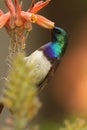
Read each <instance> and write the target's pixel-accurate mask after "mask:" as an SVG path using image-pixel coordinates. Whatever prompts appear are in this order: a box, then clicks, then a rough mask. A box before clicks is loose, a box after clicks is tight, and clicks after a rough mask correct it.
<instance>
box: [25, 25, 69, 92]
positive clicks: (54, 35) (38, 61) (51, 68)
mask: <svg viewBox="0 0 87 130" xmlns="http://www.w3.org/2000/svg"><path fill="white" fill-rule="evenodd" d="M66 46H67V33H66V32H65V31H64V30H63V29H62V28H60V27H56V26H55V27H54V28H53V29H52V30H51V41H50V42H48V43H46V44H45V45H43V46H41V47H40V48H39V49H38V50H36V51H35V52H33V53H32V54H31V55H30V56H28V57H25V61H26V64H27V65H28V66H29V67H30V66H31V65H33V68H32V70H31V73H32V74H33V82H34V84H35V85H36V86H38V89H40V90H41V89H42V88H43V87H44V86H45V85H46V84H47V83H48V80H49V79H50V77H51V75H53V74H54V72H55V70H56V69H57V66H58V64H59V63H60V59H61V57H62V56H63V54H64V52H65V50H66Z"/></svg>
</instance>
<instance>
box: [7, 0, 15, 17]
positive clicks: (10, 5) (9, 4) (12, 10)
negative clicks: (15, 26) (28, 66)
mask: <svg viewBox="0 0 87 130" xmlns="http://www.w3.org/2000/svg"><path fill="white" fill-rule="evenodd" d="M5 4H6V6H7V8H8V10H9V11H10V13H11V14H12V15H13V16H15V8H14V5H13V3H12V0H5Z"/></svg>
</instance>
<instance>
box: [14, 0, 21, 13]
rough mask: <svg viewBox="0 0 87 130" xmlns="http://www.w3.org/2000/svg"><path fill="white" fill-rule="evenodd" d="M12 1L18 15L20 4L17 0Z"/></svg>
mask: <svg viewBox="0 0 87 130" xmlns="http://www.w3.org/2000/svg"><path fill="white" fill-rule="evenodd" d="M14 3H15V8H16V11H17V13H18V15H20V14H21V5H20V4H19V2H18V0H14Z"/></svg>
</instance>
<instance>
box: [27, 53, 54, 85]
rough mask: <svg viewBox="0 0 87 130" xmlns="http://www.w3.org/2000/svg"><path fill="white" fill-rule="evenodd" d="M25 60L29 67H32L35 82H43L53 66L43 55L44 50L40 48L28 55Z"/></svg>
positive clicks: (31, 71) (31, 72)
mask: <svg viewBox="0 0 87 130" xmlns="http://www.w3.org/2000/svg"><path fill="white" fill-rule="evenodd" d="M25 60H26V63H27V65H28V67H29V68H31V69H30V72H29V73H30V74H31V75H32V77H33V80H32V82H34V83H35V84H39V83H41V82H42V81H43V80H44V78H45V77H46V76H47V74H48V72H49V70H50V68H51V66H52V65H51V63H50V62H49V61H48V60H47V58H46V57H45V56H44V55H43V52H42V51H38V50H37V51H35V52H34V53H32V54H31V55H30V56H28V57H26V58H25Z"/></svg>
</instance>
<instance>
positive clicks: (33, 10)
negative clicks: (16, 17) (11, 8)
mask: <svg viewBox="0 0 87 130" xmlns="http://www.w3.org/2000/svg"><path fill="white" fill-rule="evenodd" d="M50 1H51V0H46V1H45V2H43V1H39V2H37V3H36V4H35V5H34V6H32V7H31V8H30V9H29V10H28V12H31V13H37V12H38V11H39V10H40V9H42V8H43V7H44V6H46V5H47V4H49V2H50Z"/></svg>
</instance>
